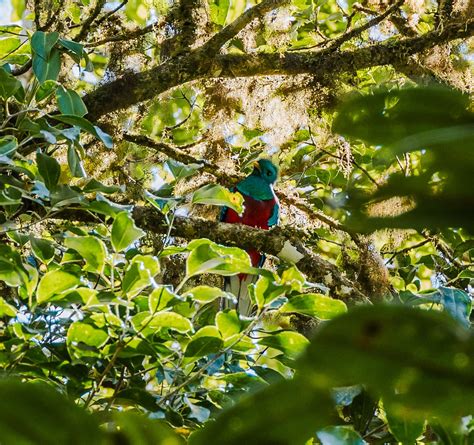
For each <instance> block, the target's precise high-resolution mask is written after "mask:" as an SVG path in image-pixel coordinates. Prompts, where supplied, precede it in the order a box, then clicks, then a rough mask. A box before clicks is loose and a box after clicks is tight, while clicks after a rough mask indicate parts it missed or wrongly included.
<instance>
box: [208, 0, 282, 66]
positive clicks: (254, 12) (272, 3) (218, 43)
mask: <svg viewBox="0 0 474 445" xmlns="http://www.w3.org/2000/svg"><path fill="white" fill-rule="evenodd" d="M286 3H289V0H263V1H262V2H261V3H259V4H258V5H256V6H254V7H253V8H250V9H247V11H245V12H244V13H243V14H242V15H240V16H239V17H237V18H236V19H235V20H234V21H233V22H232V23H231V24H229V25H227V26H226V27H225V28H224V29H222V30H221V31H220V32H218V33H217V34H215V35H214V36H212V37H211V38H210V39H209V40H208V41H207V42H206V43H205V44H204V45H203V46H202V47H201V50H202V51H203V52H204V53H205V54H206V55H207V57H214V55H215V54H216V53H217V52H218V51H219V50H220V49H221V48H222V47H223V46H224V45H225V43H227V42H228V41H229V40H231V39H233V38H234V37H235V36H236V35H237V34H238V33H239V32H240V31H242V29H244V28H245V27H246V26H247V25H248V24H249V23H250V22H251V21H252V20H254V19H255V18H257V17H263V16H264V15H265V14H266V13H267V12H270V11H272V10H273V9H276V8H278V7H279V6H281V5H283V4H286Z"/></svg>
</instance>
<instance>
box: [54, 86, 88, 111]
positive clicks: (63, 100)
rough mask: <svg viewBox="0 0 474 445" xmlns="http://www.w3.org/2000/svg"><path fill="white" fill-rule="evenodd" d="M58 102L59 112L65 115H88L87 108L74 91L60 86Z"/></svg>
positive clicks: (57, 94) (57, 95) (57, 93)
mask: <svg viewBox="0 0 474 445" xmlns="http://www.w3.org/2000/svg"><path fill="white" fill-rule="evenodd" d="M56 100H57V101H58V106H59V110H60V111H61V113H63V114H72V115H75V116H79V117H82V116H84V115H86V114H87V108H86V106H85V104H84V102H83V101H82V99H81V96H79V94H77V93H76V91H74V90H69V89H67V88H64V87H62V86H59V87H58V89H57V90H56Z"/></svg>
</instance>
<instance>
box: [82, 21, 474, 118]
mask: <svg viewBox="0 0 474 445" xmlns="http://www.w3.org/2000/svg"><path fill="white" fill-rule="evenodd" d="M473 34H474V19H471V20H469V21H467V22H464V23H451V24H449V25H447V26H445V27H444V28H443V29H440V30H436V31H432V32H430V33H427V34H424V35H422V36H419V37H411V38H405V39H401V40H398V41H396V42H393V41H390V42H386V43H380V44H376V45H371V46H368V47H365V48H360V49H356V50H353V51H343V52H340V51H336V52H332V53H331V54H327V52H326V51H325V50H321V51H304V52H296V53H295V52H293V53H292V52H287V53H283V54H281V53H263V54H243V55H240V54H226V55H217V56H215V57H214V58H210V57H208V55H207V54H206V53H203V52H202V47H201V48H197V49H196V50H194V51H191V52H189V53H188V54H181V55H178V56H176V57H173V58H171V59H169V60H168V61H166V62H164V63H162V64H161V65H159V66H157V67H154V68H152V69H150V70H147V71H143V72H140V73H127V74H125V75H124V76H123V77H121V78H119V79H117V80H115V81H113V82H109V83H107V84H105V85H103V86H101V87H99V88H97V89H96V90H95V91H93V92H92V93H90V94H88V95H87V96H85V98H84V102H85V103H86V105H87V108H88V110H89V114H88V118H89V119H91V120H97V119H98V118H100V117H101V116H103V115H105V114H107V113H111V112H113V111H116V110H120V109H124V108H128V107H130V106H132V105H135V104H137V103H139V102H142V101H144V100H148V99H151V98H153V97H155V96H157V95H159V94H161V93H163V92H164V91H167V90H169V89H170V88H173V87H175V86H177V85H182V84H184V83H186V82H190V81H192V80H196V79H200V78H205V77H208V78H209V77H249V76H262V75H296V74H303V73H310V74H312V75H313V76H314V77H315V78H321V79H324V78H326V77H334V76H337V75H340V74H343V73H347V72H355V71H357V70H360V69H363V68H369V67H373V66H379V65H390V64H392V65H400V64H402V63H403V62H404V61H406V60H407V58H408V57H409V56H411V55H413V54H417V53H421V52H423V51H425V50H428V49H431V48H433V47H435V46H436V45H439V44H442V43H445V42H448V41H451V40H455V39H461V38H467V37H470V36H472V35H473Z"/></svg>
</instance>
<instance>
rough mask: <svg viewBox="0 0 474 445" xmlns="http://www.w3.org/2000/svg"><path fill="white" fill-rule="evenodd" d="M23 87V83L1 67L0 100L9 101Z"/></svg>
mask: <svg viewBox="0 0 474 445" xmlns="http://www.w3.org/2000/svg"><path fill="white" fill-rule="evenodd" d="M20 87H21V82H20V81H19V80H18V79H16V78H15V77H14V76H12V75H11V74H10V73H7V72H6V71H5V69H4V68H2V67H0V98H1V99H3V100H7V99H8V98H10V97H12V96H13V95H14V94H15V93H16V92H17V91H18V90H19V88H20Z"/></svg>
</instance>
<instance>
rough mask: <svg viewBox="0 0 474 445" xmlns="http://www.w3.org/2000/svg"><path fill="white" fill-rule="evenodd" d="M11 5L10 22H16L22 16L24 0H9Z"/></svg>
mask: <svg viewBox="0 0 474 445" xmlns="http://www.w3.org/2000/svg"><path fill="white" fill-rule="evenodd" d="M11 4H12V7H13V11H12V15H11V17H10V19H11V21H12V22H17V21H18V20H21V19H22V17H23V12H25V6H26V5H25V1H24V0H11Z"/></svg>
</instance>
